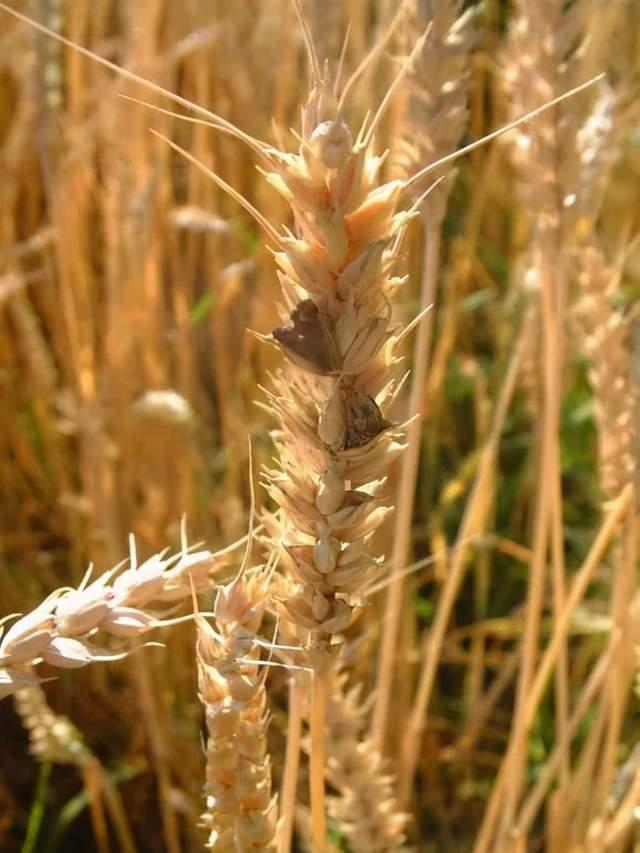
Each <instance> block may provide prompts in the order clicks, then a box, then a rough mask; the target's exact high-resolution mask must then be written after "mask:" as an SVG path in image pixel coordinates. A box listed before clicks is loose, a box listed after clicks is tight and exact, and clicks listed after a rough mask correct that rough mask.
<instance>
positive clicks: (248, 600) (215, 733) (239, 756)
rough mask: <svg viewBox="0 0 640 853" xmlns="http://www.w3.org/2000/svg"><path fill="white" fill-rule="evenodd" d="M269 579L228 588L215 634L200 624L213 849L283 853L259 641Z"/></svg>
mask: <svg viewBox="0 0 640 853" xmlns="http://www.w3.org/2000/svg"><path fill="white" fill-rule="evenodd" d="M268 583H269V577H268V573H267V572H265V571H264V570H254V571H252V572H250V573H247V574H246V575H244V576H242V575H240V576H238V577H237V578H235V579H234V580H233V581H232V582H231V583H229V584H227V585H226V586H224V587H222V588H221V589H220V590H219V592H218V594H217V597H216V603H215V611H214V612H215V630H214V628H213V627H212V626H211V625H210V624H209V622H207V620H206V619H204V618H203V617H201V616H198V617H197V631H198V637H197V642H196V660H197V665H198V690H199V696H200V701H201V702H202V704H203V706H204V710H205V721H206V726H207V733H208V740H207V768H206V786H205V795H206V811H205V813H204V814H203V816H202V820H203V823H204V825H205V827H206V828H207V830H208V832H209V837H208V841H207V845H206V846H207V848H209V849H211V850H216V851H219V853H227V851H228V853H236V851H238V850H243V851H247V853H248V851H251V850H253V851H264V853H270V851H275V849H276V847H275V835H276V820H277V808H276V799H275V797H273V796H272V794H271V767H270V760H269V755H268V752H267V725H268V716H267V712H266V702H267V697H266V691H265V672H266V670H264V669H263V670H261V669H260V665H259V658H260V649H259V646H258V645H257V644H256V642H255V639H256V633H257V631H258V630H259V628H260V625H261V622H262V617H263V613H264V610H265V607H266V605H267V603H268Z"/></svg>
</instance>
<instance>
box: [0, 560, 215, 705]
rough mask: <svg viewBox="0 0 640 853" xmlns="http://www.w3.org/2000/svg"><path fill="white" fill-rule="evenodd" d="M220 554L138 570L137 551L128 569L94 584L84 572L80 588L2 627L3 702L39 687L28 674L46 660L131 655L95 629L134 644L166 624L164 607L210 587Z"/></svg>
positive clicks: (71, 662)
mask: <svg viewBox="0 0 640 853" xmlns="http://www.w3.org/2000/svg"><path fill="white" fill-rule="evenodd" d="M223 554H224V552H221V553H220V554H219V555H215V554H212V553H211V552H210V551H206V550H202V551H191V552H190V551H189V550H188V549H186V548H183V550H182V551H180V552H179V553H177V554H174V555H173V556H168V555H167V554H166V552H162V553H160V554H154V555H153V556H152V557H150V558H149V559H148V560H145V561H144V562H143V563H142V564H141V565H139V566H138V565H137V561H136V557H135V551H134V550H133V548H132V555H131V560H130V565H129V568H127V569H125V570H124V571H120V567H116V568H115V569H111V570H109V571H107V572H105V573H104V574H102V575H100V576H99V577H98V578H97V579H96V580H94V581H91V582H89V573H87V576H86V577H85V579H84V581H83V583H82V584H81V585H80V586H79V587H78V588H77V589H73V588H68V587H67V588H63V589H59V590H56V591H55V592H53V593H52V594H51V595H49V596H48V597H47V598H46V599H45V600H44V601H43V602H41V603H40V604H39V605H38V606H37V607H36V608H35V609H34V610H32V611H31V612H30V613H28V614H26V615H24V616H21V617H20V618H19V619H17V620H16V621H15V622H13V624H12V625H11V626H10V627H9V628H6V629H5V628H4V627H2V628H0V698H2V697H4V696H10V695H11V694H13V693H15V692H16V690H19V689H20V688H21V687H25V686H28V685H30V684H33V683H34V681H37V678H36V676H34V675H33V674H32V673H31V672H30V671H29V668H30V667H31V666H32V665H33V664H37V663H40V662H41V661H44V662H45V663H48V664H50V665H51V666H55V667H60V668H63V669H77V668H78V667H82V666H86V665H87V664H89V663H91V662H93V661H99V660H105V661H107V660H119V659H121V658H123V657H125V656H126V654H127V652H126V651H125V652H118V653H113V652H112V651H108V650H105V649H103V648H100V647H98V646H96V645H95V644H94V643H93V639H94V636H95V635H96V634H97V633H98V631H101V632H103V633H104V634H105V635H107V636H109V637H112V638H114V637H115V638H133V637H138V636H140V635H142V634H143V633H146V632H147V631H149V630H151V629H152V628H155V627H158V626H161V625H163V624H169V622H168V620H163V614H162V610H161V609H160V608H162V607H163V606H166V605H167V604H172V603H175V602H177V601H180V600H182V599H185V598H187V597H188V596H189V595H190V594H191V589H192V585H193V587H194V588H195V589H196V590H202V589H208V588H210V586H211V583H212V580H211V575H212V573H213V571H214V570H215V569H218V568H220V567H221V566H222V565H223V564H224V560H223V559H222V558H223ZM118 572H120V573H119V574H118ZM114 577H115V579H114ZM10 618H11V617H10V616H8V617H5V619H4V620H3V621H4V622H7V620H8V619H10Z"/></svg>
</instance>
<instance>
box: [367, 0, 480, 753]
mask: <svg viewBox="0 0 640 853" xmlns="http://www.w3.org/2000/svg"><path fill="white" fill-rule="evenodd" d="M461 8H462V3H461V2H459V0H430V2H427V3H418V0H415V2H414V3H413V7H412V14H411V15H410V16H409V17H408V18H407V26H406V29H407V33H406V37H407V39H408V41H409V44H415V42H416V40H417V39H418V36H419V34H420V32H421V31H422V30H424V26H425V24H426V23H428V24H429V29H428V30H427V35H426V39H425V41H424V44H423V46H422V49H421V50H420V52H419V53H418V54H417V55H416V57H415V59H414V61H413V63H412V65H411V67H410V69H409V73H408V81H407V82H408V85H407V90H408V92H407V97H406V99H405V108H404V110H403V114H402V116H401V119H400V127H399V132H400V137H399V141H398V143H397V153H396V157H397V161H398V165H399V167H400V168H401V169H402V171H403V172H404V173H405V174H407V175H414V174H415V173H416V172H418V171H419V169H420V168H421V167H422V166H423V164H424V163H433V162H435V161H436V160H439V159H440V158H441V157H444V156H446V155H447V154H449V153H450V152H451V151H454V150H455V149H456V147H457V146H458V144H459V142H460V137H461V136H462V133H463V131H464V128H465V125H466V122H467V96H468V91H467V90H468V73H467V72H468V69H467V64H468V58H469V52H470V50H471V47H472V44H473V39H474V35H475V32H474V27H473V20H474V13H473V12H472V10H469V11H467V12H465V13H464V14H461ZM451 185H452V182H451V181H450V180H446V181H442V182H441V183H440V184H439V185H438V186H436V187H435V188H434V190H433V192H431V193H430V194H429V197H428V198H427V199H425V201H424V202H423V204H422V206H421V212H422V218H423V239H424V249H423V263H422V266H423V269H422V281H421V287H420V310H421V311H425V310H428V309H429V308H433V305H434V303H435V299H436V291H437V279H438V267H439V255H440V228H441V225H442V218H443V216H444V213H445V210H446V204H447V198H448V194H449V191H450V189H451ZM432 326H433V311H432V312H431V314H430V315H429V316H428V317H427V318H425V320H424V322H423V323H422V324H421V325H420V328H419V329H418V333H417V335H416V341H415V346H414V353H413V375H412V380H411V381H412V384H411V395H410V399H409V414H410V415H418V417H416V419H415V420H414V421H413V422H412V423H411V424H410V426H409V428H408V431H407V445H408V450H407V453H406V454H405V455H404V456H403V460H402V468H401V471H400V479H399V486H398V493H397V498H396V506H397V515H396V518H395V525H394V533H393V551H392V557H391V564H392V565H391V568H392V582H391V585H390V588H389V592H388V596H387V600H386V607H385V620H384V627H383V634H382V648H381V652H380V663H379V666H378V673H377V681H376V702H375V706H374V712H373V719H372V733H373V736H374V740H375V742H376V744H377V745H378V747H379V748H381V746H382V743H383V741H384V733H385V727H386V719H387V714H388V707H389V700H390V694H391V686H392V684H391V682H392V677H393V672H394V661H395V658H396V642H397V635H398V629H399V622H400V614H401V610H402V601H403V596H402V590H403V582H402V574H401V573H402V570H403V568H404V566H405V564H406V561H407V557H408V552H409V547H410V540H411V520H412V516H413V503H414V494H415V487H416V482H417V470H418V462H419V455H420V443H421V442H420V436H421V426H422V421H421V418H420V417H419V415H420V414H421V412H422V408H423V405H424V394H425V386H426V382H427V372H428V364H429V350H430V344H431V333H432Z"/></svg>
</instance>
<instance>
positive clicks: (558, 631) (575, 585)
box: [474, 486, 633, 853]
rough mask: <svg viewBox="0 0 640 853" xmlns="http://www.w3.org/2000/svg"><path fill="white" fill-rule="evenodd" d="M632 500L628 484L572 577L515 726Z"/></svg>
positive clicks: (484, 838)
mask: <svg viewBox="0 0 640 853" xmlns="http://www.w3.org/2000/svg"><path fill="white" fill-rule="evenodd" d="M632 499H633V489H632V487H631V486H628V487H627V488H625V490H624V491H623V492H622V494H621V495H620V496H619V497H618V498H617V499H616V500H615V501H613V502H612V503H611V505H610V507H609V510H608V512H607V515H606V517H605V519H604V521H603V524H602V526H601V528H600V530H599V531H598V534H597V536H596V537H595V539H594V541H593V544H592V546H591V548H590V550H589V553H588V554H587V557H586V558H585V560H584V562H583V564H582V566H581V567H580V569H579V570H578V572H577V573H576V575H575V577H574V579H573V582H572V584H571V587H570V589H569V591H568V593H567V596H566V599H565V601H564V603H563V607H562V611H561V612H560V613H559V614H558V615H557V617H556V619H555V620H554V625H553V632H552V635H551V639H550V641H549V644H548V645H547V647H546V649H545V651H544V653H543V655H542V658H541V660H540V663H539V664H538V666H537V668H536V671H535V674H534V678H533V679H532V682H531V689H530V691H529V693H528V695H527V701H526V704H525V705H524V707H523V709H522V713H521V715H520V716H519V717H518V718H517V719H516V720H514V725H515V726H516V727H517V728H518V729H521V730H522V731H526V730H527V729H528V727H529V726H530V725H531V721H532V720H533V716H534V714H535V711H536V708H537V707H538V703H539V702H540V699H541V697H542V693H543V691H544V689H545V687H546V685H547V681H548V679H549V676H550V675H551V672H552V670H553V667H554V665H555V663H556V661H557V659H558V655H559V654H560V651H561V649H562V646H563V643H564V640H565V638H566V635H567V631H568V629H569V623H570V619H571V615H572V613H573V611H574V610H575V608H576V607H577V606H578V604H579V603H580V601H581V600H582V598H583V597H584V594H585V593H586V591H587V588H588V586H589V584H590V583H591V580H592V579H593V574H594V572H595V571H596V569H597V568H598V566H599V564H600V562H601V560H602V558H603V556H604V554H605V552H606V550H607V548H608V547H609V546H610V544H611V541H612V539H613V538H614V536H615V534H616V532H617V530H618V527H619V525H620V523H621V522H622V520H623V519H624V517H625V516H626V514H627V513H628V512H629V508H630V507H631V505H632ZM515 742H517V741H515V740H514V743H515ZM512 758H513V751H512V750H511V749H510V750H508V751H507V754H506V756H505V758H504V760H503V762H502V764H501V766H500V771H499V773H498V778H497V780H496V784H495V786H494V789H493V792H492V795H491V799H490V801H489V805H488V807H487V811H486V813H485V817H484V821H483V825H482V827H481V830H480V833H479V835H478V839H477V842H476V846H475V848H474V850H475V853H487V851H488V850H489V849H491V843H492V838H493V835H494V832H495V830H496V821H497V820H498V818H499V815H498V813H497V808H498V805H499V803H500V802H501V797H502V796H503V793H504V790H503V789H504V787H505V786H506V785H507V784H508V783H509V773H510V763H511V760H512Z"/></svg>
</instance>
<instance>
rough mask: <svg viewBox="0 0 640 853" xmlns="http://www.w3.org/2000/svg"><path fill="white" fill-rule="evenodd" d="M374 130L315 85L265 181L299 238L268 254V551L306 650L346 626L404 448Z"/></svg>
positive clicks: (396, 217) (394, 238) (399, 219)
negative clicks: (275, 362)
mask: <svg viewBox="0 0 640 853" xmlns="http://www.w3.org/2000/svg"><path fill="white" fill-rule="evenodd" d="M372 129H373V126H372V127H370V128H369V131H367V133H366V134H360V136H359V137H358V139H357V140H356V141H355V143H354V141H353V138H352V134H351V131H350V129H349V127H348V126H347V125H346V124H345V122H344V120H343V118H342V116H341V113H340V110H339V108H338V106H337V105H336V102H335V100H334V98H333V96H332V93H331V91H330V89H329V87H328V84H327V82H326V81H325V80H324V79H321V78H320V77H317V79H316V80H315V85H314V89H313V92H312V94H311V96H310V98H309V100H308V102H307V106H306V108H305V110H304V113H303V126H302V140H301V144H300V149H299V151H298V153H295V154H280V155H279V156H278V159H275V158H274V161H273V163H272V169H271V171H270V172H269V173H268V179H269V180H270V181H271V182H272V183H273V185H274V186H275V187H276V188H277V189H278V190H279V191H280V192H281V193H282V195H283V196H284V197H285V198H286V199H287V201H288V202H289V203H290V204H291V207H292V210H293V214H294V217H295V222H296V231H297V236H294V235H292V234H290V235H287V236H286V237H285V238H283V239H281V240H280V241H279V242H280V244H281V249H280V251H278V252H277V253H276V261H277V263H278V266H279V267H280V272H279V278H280V282H281V285H282V289H283V293H284V297H285V300H286V310H285V312H284V314H283V320H284V323H283V325H282V327H280V328H278V329H276V330H275V331H274V333H273V338H274V339H275V341H276V342H277V343H278V345H279V346H280V348H281V349H282V350H283V352H284V353H285V354H286V356H287V357H288V361H287V365H286V368H284V369H281V370H279V371H278V372H277V373H276V375H275V377H274V381H273V385H274V390H273V392H271V393H270V394H269V403H270V407H271V409H272V410H273V411H274V412H275V414H276V416H277V418H278V420H279V423H280V428H279V430H278V431H277V432H276V433H275V434H274V439H275V442H276V445H277V448H278V451H279V457H280V458H279V468H278V469H277V470H270V471H267V472H266V474H265V477H266V486H267V490H268V492H269V494H270V496H271V497H272V498H273V499H274V501H275V502H276V503H277V504H278V505H279V506H280V508H281V510H282V514H283V523H282V526H283V528H284V533H283V534H282V537H281V536H280V531H278V536H277V541H276V542H274V544H275V545H277V546H278V547H280V546H281V543H282V545H284V549H285V551H286V555H287V557H288V566H289V568H290V571H291V573H292V575H293V577H294V578H295V579H296V581H297V582H298V584H299V590H300V591H299V594H297V595H294V596H291V597H290V598H289V599H288V600H287V601H286V608H287V610H288V613H289V614H290V617H291V618H292V619H293V620H294V621H295V623H296V624H297V625H298V626H299V627H300V628H301V629H302V633H303V635H308V636H309V637H310V639H311V643H312V645H313V644H317V643H319V644H320V645H322V644H323V643H325V642H327V641H329V640H330V638H331V637H335V636H336V635H339V633H340V632H341V631H343V630H344V629H345V628H346V627H347V626H348V625H349V624H350V622H351V621H352V619H353V617H354V615H355V613H356V611H357V608H358V603H359V601H358V594H359V593H360V592H361V590H362V588H363V586H364V585H365V582H368V581H369V580H370V579H371V574H372V572H374V573H375V572H376V570H377V569H378V566H379V564H380V559H379V558H376V557H374V556H372V555H371V554H370V552H369V542H370V539H371V535H372V534H373V532H374V531H375V530H376V529H377V528H378V527H379V525H380V524H381V523H382V522H383V521H384V519H385V518H386V517H387V515H388V514H389V512H390V509H389V508H388V507H386V506H384V504H383V502H381V500H380V498H379V492H380V490H381V488H382V486H383V484H384V473H385V470H386V467H387V465H388V464H389V462H390V461H391V460H392V459H394V458H395V457H396V456H397V455H398V453H399V452H400V450H401V449H402V445H401V443H400V441H399V437H400V432H399V431H398V429H397V428H396V427H395V426H394V425H393V424H391V423H390V422H389V421H388V420H387V418H386V417H385V414H384V411H385V404H386V403H387V402H388V401H389V399H390V395H391V393H392V390H393V387H394V383H393V369H394V366H395V362H396V361H397V359H396V358H395V356H394V344H395V342H396V340H397V338H396V337H395V336H394V333H393V329H392V326H391V306H390V302H389V299H390V297H391V295H392V293H393V291H394V290H395V289H396V288H397V286H398V283H399V282H398V280H396V279H393V278H392V277H391V269H392V267H393V263H394V261H395V260H396V258H397V254H398V251H399V247H400V238H401V236H402V232H403V230H404V227H405V224H406V215H402V214H396V204H397V201H398V197H399V194H400V192H401V189H402V184H401V182H399V181H392V182H389V183H387V184H382V185H381V184H380V182H379V177H378V173H379V169H380V166H381V159H380V158H379V157H375V156H373V154H372V153H371V151H370V144H371V139H370V135H371V132H372Z"/></svg>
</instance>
